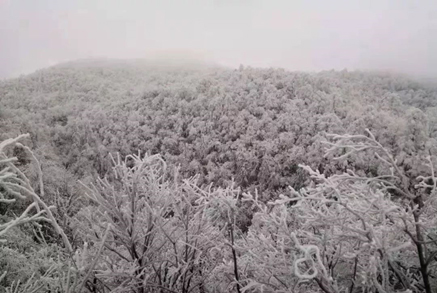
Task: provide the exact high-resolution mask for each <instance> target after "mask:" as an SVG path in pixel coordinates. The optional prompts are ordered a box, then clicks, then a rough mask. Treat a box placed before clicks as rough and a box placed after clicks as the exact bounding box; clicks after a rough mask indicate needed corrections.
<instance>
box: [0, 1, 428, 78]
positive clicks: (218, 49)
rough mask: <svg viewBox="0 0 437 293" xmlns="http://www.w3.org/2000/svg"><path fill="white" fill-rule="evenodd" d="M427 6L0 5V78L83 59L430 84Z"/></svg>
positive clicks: (404, 3) (231, 3) (239, 3)
mask: <svg viewBox="0 0 437 293" xmlns="http://www.w3.org/2000/svg"><path fill="white" fill-rule="evenodd" d="M435 52H437V1H434V0H421V1H413V0H377V1H374V0H367V1H363V0H361V1H355V0H330V1H326V0H307V1H303V0H302V1H297V0H296V1H293V0H263V1H262V0H125V1H122V0H119V1H115V0H79V1H62V0H39V1H36V0H0V78H5V77H12V76H16V75H19V74H22V73H28V72H31V71H33V70H36V69H38V68H42V67H47V66H50V65H53V64H56V63H59V62H64V61H69V60H75V59H83V58H100V57H105V58H155V57H159V58H176V59H177V58H182V59H193V60H206V61H208V62H215V63H218V64H220V65H225V66H233V67H236V66H238V65H239V64H244V65H251V66H255V67H271V66H272V67H283V68H286V69H289V70H312V71H313V70H329V69H344V68H347V69H352V70H353V69H365V70H389V71H397V72H401V73H407V74H411V75H415V76H425V77H431V78H433V77H437V54H436V53H435Z"/></svg>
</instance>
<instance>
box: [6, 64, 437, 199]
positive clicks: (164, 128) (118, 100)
mask: <svg viewBox="0 0 437 293" xmlns="http://www.w3.org/2000/svg"><path fill="white" fill-rule="evenodd" d="M436 96H437V91H434V90H432V89H429V88H426V87H424V86H422V85H421V84H419V83H417V82H412V81H409V80H408V79H406V78H404V77H399V76H392V75H388V74H378V73H363V72H345V71H343V72H333V71H332V72H321V73H316V74H307V73H294V72H287V71H284V70H280V69H253V68H240V70H230V69H223V68H211V67H196V66H195V67H192V68H189V69H187V68H186V67H180V66H177V67H175V66H170V67H169V66H164V67H162V66H161V67H159V66H156V65H151V64H150V63H144V62H143V63H141V62H140V63H135V62H128V63H126V62H125V63H123V61H102V60H99V61H95V62H90V61H87V62H84V61H82V62H76V63H74V62H73V63H70V64H62V65H58V66H55V67H52V68H48V69H45V70H40V71H38V72H36V73H34V74H31V75H29V76H25V77H21V78H18V79H13V80H8V81H4V82H2V83H1V84H0V97H1V101H2V107H3V108H2V113H3V114H2V115H3V122H2V129H3V131H2V137H1V138H6V137H8V136H11V135H14V134H15V133H16V132H20V131H21V132H26V131H27V132H30V133H31V134H32V135H33V139H34V142H35V144H37V145H40V146H42V145H44V146H45V147H47V145H50V146H51V147H52V148H53V149H54V150H56V153H57V154H58V155H59V157H60V158H61V161H62V165H63V166H64V167H65V168H67V169H68V170H69V171H70V172H72V173H73V174H75V175H77V176H79V177H83V176H85V175H89V174H93V173H95V172H97V173H98V174H99V175H104V174H105V173H106V172H107V171H108V164H109V160H108V158H107V155H108V153H109V152H120V153H121V154H122V155H127V154H130V153H137V151H138V150H140V151H141V152H142V153H145V152H150V153H152V154H154V153H160V154H162V155H163V156H164V157H165V158H166V160H167V161H169V162H171V163H174V164H181V171H182V173H183V174H184V175H186V176H189V175H194V174H197V173H200V175H201V178H200V182H201V183H204V184H208V183H212V182H214V183H215V184H218V185H226V184H228V183H229V181H230V180H231V179H232V178H234V179H235V180H236V182H237V184H239V185H240V186H242V187H243V188H244V189H246V188H248V189H250V190H253V189H254V188H258V189H259V190H261V191H269V193H270V192H276V191H281V190H283V189H284V188H286V187H287V186H288V185H292V186H294V187H297V188H299V187H300V186H302V185H303V183H304V178H303V177H302V174H300V171H299V170H298V168H297V164H299V163H306V164H309V165H310V166H312V167H314V168H318V169H319V170H321V171H322V172H327V173H328V174H329V173H333V172H336V170H337V169H338V166H331V165H329V164H332V163H329V164H328V163H327V162H326V161H325V159H324V158H323V157H322V156H321V154H322V152H323V146H322V145H321V144H320V142H321V140H322V139H323V133H325V132H328V133H332V132H335V133H362V132H363V131H364V129H365V128H369V129H371V130H372V131H373V132H374V133H375V135H376V136H377V138H378V139H380V140H381V141H382V142H383V143H384V144H385V145H387V146H388V147H390V148H392V149H394V150H395V151H396V153H398V154H400V153H402V152H409V150H407V149H406V148H416V147H420V145H419V144H420V142H418V141H415V142H414V143H413V142H412V141H411V137H409V135H410V133H409V131H408V129H409V127H410V126H411V123H413V121H412V120H411V117H413V118H414V119H415V120H414V123H416V124H417V123H419V124H421V125H422V126H423V129H422V130H423V131H425V132H427V133H430V134H431V136H436V134H437V133H436V129H437V128H436V124H435V120H436V119H435V116H433V113H435V109H436V108H435V106H436V104H437V98H436ZM411 106H413V107H417V108H419V109H421V110H422V111H419V110H414V109H415V108H414V109H413V108H411ZM427 113H428V114H429V117H427V115H426V114H427ZM427 118H428V120H430V122H432V123H430V124H429V125H428V128H427V126H426V123H427V121H426V119H427ZM433 120H434V121H433ZM423 135H427V134H423ZM409 144H411V145H409ZM406 145H408V146H406ZM410 151H411V150H410ZM356 164H357V166H356V167H357V168H358V169H360V170H362V171H363V172H370V171H371V169H372V168H374V167H372V166H371V164H370V163H369V162H361V163H358V162H357V163H356ZM269 197H270V195H269Z"/></svg>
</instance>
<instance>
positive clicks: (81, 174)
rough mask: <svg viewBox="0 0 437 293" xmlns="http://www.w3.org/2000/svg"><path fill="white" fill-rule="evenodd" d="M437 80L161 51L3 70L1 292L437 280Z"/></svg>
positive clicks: (432, 288) (320, 286)
mask: <svg viewBox="0 0 437 293" xmlns="http://www.w3.org/2000/svg"><path fill="white" fill-rule="evenodd" d="M436 169H437V87H434V86H433V85H429V84H425V83H421V82H418V81H413V80H411V79H409V78H408V77H406V76H401V75H395V74H388V73H380V72H358V71H354V72H348V71H346V70H344V71H323V72H318V73H306V72H289V71H285V70H282V69H257V68H251V67H244V66H240V68H239V69H228V68H221V67H214V66H203V65H201V64H194V65H187V64H178V65H174V64H166V65H163V64H155V63H152V62H144V61H140V60H137V61H130V62H127V61H109V60H105V61H91V60H87V61H82V62H71V63H65V64H60V65H57V66H54V67H51V68H47V69H43V70H39V71H37V72H35V73H32V74H30V75H27V76H21V77H19V78H15V79H9V80H4V81H0V292H8V293H12V292H14V293H18V292H62V293H67V292H68V293H73V292H95V293H97V292H99V293H109V292H120V293H121V292H135V293H146V292H162V293H168V292H183V293H188V292H193V293H196V292H198V293H201V292H205V293H207V292H208V293H209V292H211V293H212V292H238V293H243V292H248V293H249V292H278V293H279V292H325V293H343V292H347V293H354V292H363V293H364V292H369V293H370V292H379V293H389V292H427V293H431V292H436V291H437V174H436Z"/></svg>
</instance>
